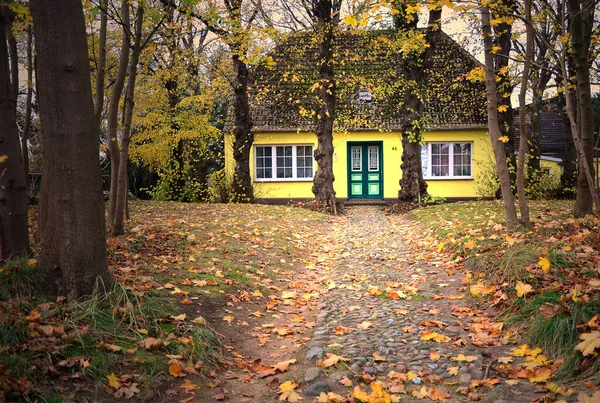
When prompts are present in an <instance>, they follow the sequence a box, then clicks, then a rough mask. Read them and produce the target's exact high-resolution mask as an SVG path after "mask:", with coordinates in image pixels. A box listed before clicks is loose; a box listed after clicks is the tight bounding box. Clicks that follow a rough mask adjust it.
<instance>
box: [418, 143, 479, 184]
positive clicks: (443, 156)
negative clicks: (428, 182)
mask: <svg viewBox="0 0 600 403" xmlns="http://www.w3.org/2000/svg"><path fill="white" fill-rule="evenodd" d="M421 164H422V168H423V177H424V178H428V179H433V178H436V179H437V178H439V179H456V178H472V177H473V168H472V166H473V143H426V144H425V145H423V146H422V148H421Z"/></svg>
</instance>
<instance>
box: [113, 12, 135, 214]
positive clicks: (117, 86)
mask: <svg viewBox="0 0 600 403" xmlns="http://www.w3.org/2000/svg"><path fill="white" fill-rule="evenodd" d="M129 20H130V18H129V2H128V1H127V0H122V3H121V23H122V24H123V26H124V27H127V28H123V41H122V43H121V54H120V55H119V69H118V70H117V76H116V78H115V83H114V84H113V87H112V93H111V95H110V102H109V104H108V151H109V153H110V195H109V200H108V222H109V224H110V225H112V223H113V221H114V220H115V212H116V208H117V186H118V182H119V161H120V151H119V140H118V138H117V130H118V128H119V102H120V101H121V94H122V93H123V87H124V86H125V77H126V76H127V66H128V64H129V46H130V43H129V37H128V36H127V33H126V30H129V27H130V22H129Z"/></svg>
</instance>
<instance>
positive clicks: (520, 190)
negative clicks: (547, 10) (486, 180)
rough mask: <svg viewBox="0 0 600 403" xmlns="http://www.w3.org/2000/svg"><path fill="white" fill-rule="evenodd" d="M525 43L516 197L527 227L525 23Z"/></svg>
mask: <svg viewBox="0 0 600 403" xmlns="http://www.w3.org/2000/svg"><path fill="white" fill-rule="evenodd" d="M525 18H526V19H527V21H530V20H531V0H525ZM526 30H527V39H526V40H527V45H526V46H525V48H526V50H525V59H524V61H523V72H522V76H521V89H520V91H519V109H520V113H519V132H520V134H521V136H520V138H519V159H518V161H517V197H518V198H519V211H520V212H521V223H522V224H523V225H525V226H527V227H529V226H530V225H531V220H530V219H529V205H528V204H527V198H526V197H525V155H526V153H527V132H528V128H527V124H526V123H525V117H526V111H527V102H526V96H527V84H528V83H529V72H530V66H531V58H532V57H533V29H532V26H531V25H530V24H526Z"/></svg>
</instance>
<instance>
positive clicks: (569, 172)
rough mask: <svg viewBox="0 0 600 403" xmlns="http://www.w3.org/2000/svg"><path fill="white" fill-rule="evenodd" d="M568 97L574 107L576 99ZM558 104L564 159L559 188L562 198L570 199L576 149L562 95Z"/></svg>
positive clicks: (572, 191) (574, 183) (571, 95)
mask: <svg viewBox="0 0 600 403" xmlns="http://www.w3.org/2000/svg"><path fill="white" fill-rule="evenodd" d="M569 96H570V97H571V103H572V104H573V105H575V106H576V105H577V99H576V98H575V96H574V94H569ZM558 104H559V107H560V110H561V111H564V112H565V114H564V124H565V158H564V160H563V172H562V175H561V177H560V187H561V190H562V195H563V196H567V197H572V196H573V195H574V194H575V189H576V187H577V149H576V148H575V143H574V142H573V134H572V133H571V121H570V120H569V116H568V114H567V113H566V110H567V100H566V97H565V95H564V93H562V94H559V95H558Z"/></svg>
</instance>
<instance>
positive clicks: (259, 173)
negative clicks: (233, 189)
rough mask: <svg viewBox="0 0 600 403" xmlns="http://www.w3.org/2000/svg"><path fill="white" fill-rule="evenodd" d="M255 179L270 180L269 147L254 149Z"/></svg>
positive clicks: (271, 162) (270, 161)
mask: <svg viewBox="0 0 600 403" xmlns="http://www.w3.org/2000/svg"><path fill="white" fill-rule="evenodd" d="M255 160H256V177H257V178H258V179H270V178H272V176H271V169H270V168H271V166H272V164H273V161H272V159H271V146H263V147H256V156H255Z"/></svg>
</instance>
